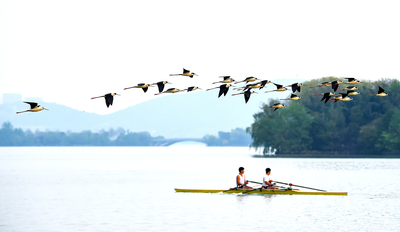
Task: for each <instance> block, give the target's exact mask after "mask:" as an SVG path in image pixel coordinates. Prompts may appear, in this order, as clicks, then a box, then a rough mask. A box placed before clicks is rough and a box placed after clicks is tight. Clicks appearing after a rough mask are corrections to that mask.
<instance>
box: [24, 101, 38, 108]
mask: <svg viewBox="0 0 400 232" xmlns="http://www.w3.org/2000/svg"><path fill="white" fill-rule="evenodd" d="M24 103H26V104H29V105H30V106H31V109H33V108H35V107H36V106H38V104H37V103H36V102H24Z"/></svg>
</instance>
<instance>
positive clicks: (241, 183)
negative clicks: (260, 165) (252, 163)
mask: <svg viewBox="0 0 400 232" xmlns="http://www.w3.org/2000/svg"><path fill="white" fill-rule="evenodd" d="M248 183H249V182H248V181H247V180H246V177H245V176H244V167H240V168H239V175H237V176H236V186H237V188H242V189H253V188H252V187H250V186H246V185H247V184H248Z"/></svg>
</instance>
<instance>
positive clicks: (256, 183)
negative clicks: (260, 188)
mask: <svg viewBox="0 0 400 232" xmlns="http://www.w3.org/2000/svg"><path fill="white" fill-rule="evenodd" d="M248 182H250V183H254V184H262V183H260V182H255V181H250V180H248Z"/></svg>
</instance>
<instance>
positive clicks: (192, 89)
mask: <svg viewBox="0 0 400 232" xmlns="http://www.w3.org/2000/svg"><path fill="white" fill-rule="evenodd" d="M196 89H200V88H199V87H196V86H191V87H189V88H187V89H184V90H182V91H185V90H187V92H192V91H195V90H196Z"/></svg>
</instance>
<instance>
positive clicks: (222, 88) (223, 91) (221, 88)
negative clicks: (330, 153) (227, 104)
mask: <svg viewBox="0 0 400 232" xmlns="http://www.w3.org/2000/svg"><path fill="white" fill-rule="evenodd" d="M231 86H232V85H230V84H224V85H220V86H219V87H215V88H211V89H207V90H206V91H208V90H212V89H217V88H219V93H218V98H219V97H221V95H222V94H224V96H226V94H227V93H228V90H229V87H231Z"/></svg>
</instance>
